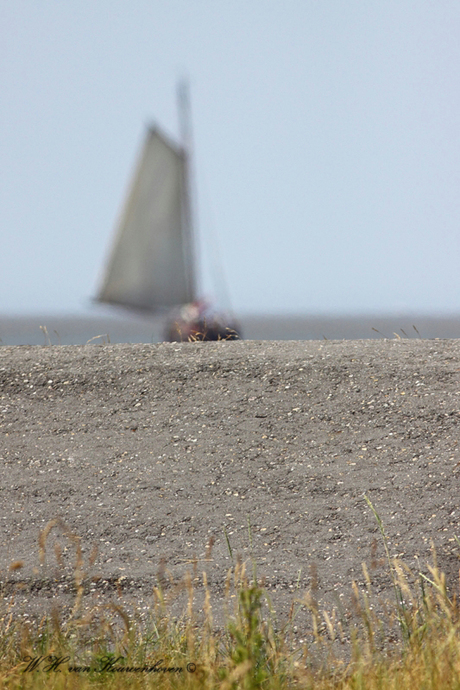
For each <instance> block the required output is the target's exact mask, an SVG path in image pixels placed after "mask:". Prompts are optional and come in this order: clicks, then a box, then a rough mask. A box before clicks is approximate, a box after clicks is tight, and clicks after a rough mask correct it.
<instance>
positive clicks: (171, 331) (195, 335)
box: [165, 300, 241, 343]
mask: <svg viewBox="0 0 460 690" xmlns="http://www.w3.org/2000/svg"><path fill="white" fill-rule="evenodd" d="M165 335H166V338H165V340H167V341H168V342H172V343H174V342H176V343H177V342H194V341H215V340H238V339H240V338H241V332H240V328H239V326H237V324H236V323H234V321H233V320H232V319H227V318H226V317H225V315H223V314H216V313H214V312H212V311H211V310H210V309H209V305H208V304H207V303H206V302H205V301H204V300H196V301H195V302H192V303H191V304H185V305H184V306H183V307H181V308H180V309H179V310H178V312H176V313H175V314H173V315H172V316H171V318H170V319H169V320H168V323H167V326H166V333H165Z"/></svg>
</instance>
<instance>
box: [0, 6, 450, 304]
mask: <svg viewBox="0 0 460 690" xmlns="http://www.w3.org/2000/svg"><path fill="white" fill-rule="evenodd" d="M459 35H460V3H459V2H458V0H433V1H429V0H385V2H381V1H380V0H366V2H363V0H359V1H357V0H194V1H193V2H191V1H190V0H129V2H128V0H66V1H65V2H62V0H14V2H12V1H11V0H0V93H1V99H2V107H1V108H0V161H1V164H0V175H1V184H0V238H1V251H0V274H1V283H0V314H34V313H41V314H43V313H62V314H64V313H83V312H90V311H91V310H94V309H95V307H93V306H91V298H92V297H94V295H95V294H96V291H97V286H98V284H99V281H100V279H101V271H102V269H103V266H104V263H105V261H106V259H107V253H108V249H109V245H110V241H111V237H112V235H113V232H114V229H115V227H116V222H117V218H118V216H119V214H120V210H121V207H122V205H123V202H124V198H125V194H126V191H127V187H128V185H129V183H130V177H131V175H132V172H133V168H134V165H135V162H136V157H137V156H138V154H139V149H140V146H141V144H142V141H143V138H144V135H145V128H146V126H147V125H148V124H151V123H157V124H158V125H159V126H160V127H162V129H163V130H165V131H166V132H167V133H168V134H170V135H171V136H172V137H173V138H176V139H177V137H178V135H179V124H178V116H177V103H176V85H177V82H178V80H179V79H180V78H182V77H184V76H185V77H187V78H188V79H189V83H190V93H191V111H192V122H193V151H194V171H195V174H194V180H193V186H194V190H195V192H196V195H195V225H196V226H197V228H198V230H199V236H200V241H199V246H200V256H201V264H200V274H201V275H202V286H203V293H204V294H206V295H210V296H212V295H213V294H216V295H217V297H218V299H220V300H221V301H223V300H225V295H227V296H228V301H229V305H230V306H231V307H232V308H233V309H234V310H235V311H236V312H237V313H241V314H248V313H259V314H264V313H265V314H270V313H278V314H294V313H303V314H358V313H372V314H376V313H381V314H383V313H385V314H390V313H426V314H432V315H437V314H448V313H456V314H458V313H460V270H459V257H460V232H459V229H460V155H459V154H460V138H459V132H460V130H459V124H460V122H459V119H460V118H459V115H460V113H459V110H460V108H459V106H460V41H459V40H458V37H459ZM216 276H217V281H215V280H214V279H215V278H216ZM216 283H218V284H216ZM229 305H226V306H229Z"/></svg>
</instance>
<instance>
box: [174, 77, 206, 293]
mask: <svg viewBox="0 0 460 690" xmlns="http://www.w3.org/2000/svg"><path fill="white" fill-rule="evenodd" d="M177 105H178V113H179V130H180V137H181V145H182V153H183V157H184V166H183V170H184V179H183V187H184V263H185V265H186V267H187V273H188V275H187V278H188V283H189V286H190V294H192V295H194V299H196V298H197V297H198V294H199V291H200V288H201V285H200V280H199V265H198V256H199V247H198V233H197V231H196V228H195V225H194V215H195V217H196V209H194V208H193V200H194V199H195V198H196V197H195V195H194V194H193V192H194V184H193V182H194V180H193V166H192V125H191V114H190V96H189V84H188V81H187V80H186V79H181V80H180V81H179V83H178V85H177ZM194 212H195V213H194Z"/></svg>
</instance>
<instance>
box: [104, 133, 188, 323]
mask: <svg viewBox="0 0 460 690" xmlns="http://www.w3.org/2000/svg"><path fill="white" fill-rule="evenodd" d="M186 165H187V161H186V156H185V153H184V151H183V150H181V149H179V148H178V147H176V146H174V145H173V144H172V143H170V142H169V141H168V139H167V138H166V137H165V136H164V135H163V134H161V133H160V132H159V131H158V130H157V129H151V130H149V132H148V134H147V138H146V141H145V144H144V148H143V151H142V154H141V158H140V161H139V163H138V166H137V170H136V173H135V176H134V181H133V185H132V187H131V190H130V193H129V194H128V199H127V201H126V205H125V208H124V211H123V214H122V217H121V222H120V225H119V228H118V232H117V234H116V237H115V241H114V245H113V247H112V252H111V255H110V259H109V262H108V266H107V269H106V272H105V275H104V278H103V282H102V287H101V289H100V291H99V295H98V297H97V299H98V301H100V302H108V303H111V304H120V305H122V306H125V307H130V308H134V309H143V310H147V311H150V312H154V311H156V310H158V309H161V308H164V307H172V306H175V305H179V304H185V303H187V302H192V301H193V300H194V299H195V294H194V275H193V273H194V267H193V247H192V238H191V228H190V215H189V209H188V190H187V179H186V175H187V169H186Z"/></svg>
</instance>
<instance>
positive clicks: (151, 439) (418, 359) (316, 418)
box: [0, 339, 460, 619]
mask: <svg viewBox="0 0 460 690" xmlns="http://www.w3.org/2000/svg"><path fill="white" fill-rule="evenodd" d="M0 385H1V389H0V391H1V392H0V413H1V416H0V427H1V429H0V430H1V438H2V441H1V447H0V462H1V491H0V521H1V522H0V541H1V556H0V570H1V577H2V581H3V587H4V596H5V597H6V599H7V600H9V601H11V598H12V597H13V595H14V597H15V602H16V603H15V609H14V610H15V611H17V612H18V615H19V614H21V615H23V614H24V613H25V615H28V614H27V611H28V610H29V609H32V610H35V611H36V610H38V609H39V610H42V609H45V610H48V609H49V607H50V606H51V604H52V603H53V602H56V601H62V602H63V603H69V601H70V600H71V598H72V596H73V589H72V588H73V585H72V575H71V574H72V571H73V568H74V562H75V553H76V548H77V547H78V544H80V545H81V548H82V558H83V565H82V566H81V567H82V570H83V572H84V584H85V588H86V589H85V592H86V595H85V596H86V598H85V601H86V599H87V600H88V601H90V602H91V601H96V600H97V601H99V600H100V599H101V597H102V598H104V597H120V596H121V597H122V599H123V601H125V602H131V603H133V604H135V605H136V606H138V608H139V610H143V611H145V610H147V607H148V606H149V603H150V602H151V595H152V588H153V586H154V585H155V584H157V583H158V581H159V580H160V581H162V580H163V581H165V582H166V581H169V582H170V581H171V578H172V579H174V580H175V581H177V580H179V579H180V578H181V577H182V576H183V574H184V572H185V571H186V570H187V569H190V568H192V570H193V568H195V572H196V573H197V574H198V576H199V578H198V580H199V581H198V580H197V585H196V586H197V592H199V590H200V586H201V585H200V582H201V579H200V578H201V573H202V571H203V570H205V571H206V572H207V574H208V580H209V583H210V587H211V591H212V596H213V598H214V600H215V601H216V602H218V601H219V600H220V599H221V598H222V593H223V589H224V581H225V577H226V574H227V571H228V569H229V568H230V567H231V566H232V564H233V563H234V561H235V560H236V558H237V556H238V555H240V556H241V557H242V559H243V561H244V562H246V563H247V565H248V570H249V571H251V572H252V568H253V564H256V567H257V572H258V575H259V576H260V577H261V578H262V577H263V578H265V581H266V586H267V589H268V591H269V592H270V595H271V596H272V599H273V602H274V605H275V609H276V611H277V612H278V614H279V616H280V619H282V618H283V616H284V617H285V616H286V614H287V612H288V610H289V607H290V604H291V602H292V600H293V598H294V597H297V598H299V597H301V596H302V594H303V593H304V592H305V591H307V590H308V589H309V587H310V586H311V584H312V576H314V573H315V571H316V572H317V576H318V592H317V596H318V598H319V601H320V605H321V606H323V607H325V608H332V607H333V606H335V605H336V604H337V602H338V601H341V602H342V603H343V606H344V607H346V606H348V602H349V601H350V591H351V583H352V581H353V580H356V581H357V582H358V584H359V586H363V583H364V578H363V572H362V562H363V561H366V562H367V564H368V567H369V570H370V573H371V577H372V580H373V585H374V590H375V591H376V592H377V593H378V594H380V595H386V594H387V593H389V592H390V590H391V588H390V579H389V577H388V568H387V566H386V564H385V563H384V561H383V556H384V548H383V542H382V539H381V536H380V533H379V531H378V527H377V524H376V521H375V518H374V516H373V514H372V512H371V510H370V509H369V507H368V506H367V504H366V502H365V500H364V497H363V494H364V493H366V494H367V496H368V497H369V498H370V500H371V501H372V502H373V504H374V506H375V508H376V510H377V511H378V513H379V515H380V517H381V519H382V521H383V523H384V525H385V529H386V532H387V536H388V541H389V549H390V553H391V555H392V556H399V557H400V558H401V559H402V560H403V561H404V562H405V563H406V564H407V565H408V566H409V567H410V568H411V569H412V570H413V571H414V572H418V570H424V571H425V572H426V564H427V563H430V562H432V556H431V548H432V544H433V545H434V546H435V548H436V551H437V557H438V561H439V564H440V566H441V567H442V568H443V569H444V570H445V571H446V573H447V576H448V578H449V579H450V580H452V581H453V580H454V579H456V578H458V567H459V554H460V550H459V547H458V545H457V542H456V541H455V535H456V534H458V533H459V528H458V517H459V510H460V505H459V502H460V501H459V499H460V497H459V491H458V486H457V482H458V481H459V472H460V453H459V448H458V424H459V418H460V341H457V340H439V341H437V340H434V341H429V340H413V339H412V340H383V339H382V340H380V341H375V340H373V341H365V340H361V341H321V342H320V341H306V342H255V341H254V342H221V343H193V344H189V343H185V344H160V345H113V346H110V345H87V346H65V347H58V346H52V347H1V348H0ZM58 517H59V518H60V519H61V520H62V522H61V523H59V524H56V525H55V526H54V527H53V528H52V529H51V530H50V533H49V535H48V538H47V540H46V543H45V544H44V546H45V547H46V551H45V554H44V555H45V558H44V560H43V562H41V561H40V549H39V534H40V531H42V530H43V529H44V528H45V526H46V525H47V524H48V523H49V522H50V521H51V520H53V519H55V518H58ZM64 525H65V526H64ZM226 535H227V536H226ZM210 540H211V541H212V542H213V545H212V548H210V547H209V543H210ZM229 544H230V549H229ZM94 547H97V556H96V557H95V561H94V563H92V562H90V561H92V557H94V554H95V553H96V551H95V550H94ZM41 555H42V556H43V552H42V554H41ZM194 561H195V565H193V563H194ZM14 562H16V564H17V566H19V565H21V567H17V568H16V569H14V568H13V569H11V564H12V563H14ZM18 562H19V563H18ZM163 573H165V574H163ZM165 578H166V580H165ZM168 578H169V580H168ZM34 607H35V608H34Z"/></svg>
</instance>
